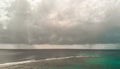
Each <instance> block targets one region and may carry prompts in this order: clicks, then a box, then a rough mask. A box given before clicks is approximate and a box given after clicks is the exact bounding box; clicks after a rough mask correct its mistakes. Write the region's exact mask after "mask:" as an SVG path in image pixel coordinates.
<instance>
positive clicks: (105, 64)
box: [0, 49, 120, 69]
mask: <svg viewBox="0 0 120 69" xmlns="http://www.w3.org/2000/svg"><path fill="white" fill-rule="evenodd" d="M119 53H120V50H89V49H86V50H80V49H9V50H8V49H2V50H0V64H1V65H2V64H6V63H9V64H10V63H13V62H24V61H29V60H44V59H48V60H49V59H50V58H61V57H71V56H72V57H74V56H75V57H77V56H79V57H82V58H81V60H79V62H81V61H82V59H84V62H83V63H79V62H77V61H76V62H74V63H73V66H72V65H70V66H63V67H61V68H60V67H59V69H94V68H95V65H96V68H95V69H120V54H119ZM84 57H85V58H84ZM86 57H87V59H86ZM66 62H67V61H66ZM66 62H64V63H66ZM58 63H59V62H58ZM46 66H47V64H46ZM92 66H94V68H90V67H92ZM99 66H100V67H99ZM98 67H99V68H98ZM43 69H45V68H43ZM51 69H55V68H54V67H51ZM56 69H58V68H56Z"/></svg>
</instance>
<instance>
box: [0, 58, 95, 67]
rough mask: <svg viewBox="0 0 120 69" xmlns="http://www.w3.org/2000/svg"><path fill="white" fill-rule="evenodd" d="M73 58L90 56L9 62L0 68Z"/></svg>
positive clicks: (0, 65)
mask: <svg viewBox="0 0 120 69" xmlns="http://www.w3.org/2000/svg"><path fill="white" fill-rule="evenodd" d="M74 57H75V58H80V57H91V56H69V57H60V58H48V59H42V60H27V61H20V62H10V63H3V64H0V67H6V66H12V65H18V64H24V63H32V62H40V61H50V60H62V59H69V58H74ZM92 57H93V56H92ZM94 57H96V56H94Z"/></svg>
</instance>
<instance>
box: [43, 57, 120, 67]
mask: <svg viewBox="0 0 120 69" xmlns="http://www.w3.org/2000/svg"><path fill="white" fill-rule="evenodd" d="M43 69H120V59H116V58H115V57H112V58H111V57H110V58H109V57H101V58H90V59H86V60H85V62H84V63H81V62H73V65H71V66H63V67H46V68H45V67H44V68H43Z"/></svg>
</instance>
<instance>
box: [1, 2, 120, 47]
mask: <svg viewBox="0 0 120 69" xmlns="http://www.w3.org/2000/svg"><path fill="white" fill-rule="evenodd" d="M14 1H15V0H0V24H2V28H3V29H4V30H5V29H8V28H7V25H8V24H9V23H10V22H9V20H10V19H11V18H10V17H9V16H7V14H9V13H10V12H9V11H8V10H6V8H8V7H10V6H11V5H12V2H14ZM27 1H28V3H29V4H30V5H29V7H30V10H29V12H30V16H31V18H30V17H29V16H28V17H27V18H28V20H27V21H28V22H30V23H32V24H31V25H32V26H34V27H35V30H36V31H37V33H36V34H37V35H39V37H37V38H36V39H39V41H38V40H36V39H33V42H39V43H41V44H58V45H61V44H62V45H64V44H67V45H69V44H70V45H71V44H119V43H120V31H119V29H120V19H119V18H120V7H119V6H120V0H74V1H73V0H27ZM21 3H22V2H21ZM21 5H22V4H21ZM22 11H23V10H20V12H22ZM29 18H30V19H29ZM19 19H20V18H19ZM13 20H15V19H13ZM18 21H19V20H18ZM34 27H33V29H34ZM33 35H34V34H31V36H33ZM30 38H31V39H32V38H33V37H30Z"/></svg>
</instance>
